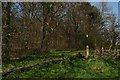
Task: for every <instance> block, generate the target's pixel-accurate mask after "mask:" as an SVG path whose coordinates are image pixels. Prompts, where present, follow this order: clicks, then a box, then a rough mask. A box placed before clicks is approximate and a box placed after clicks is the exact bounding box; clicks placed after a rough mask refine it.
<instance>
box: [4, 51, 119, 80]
mask: <svg viewBox="0 0 120 80" xmlns="http://www.w3.org/2000/svg"><path fill="white" fill-rule="evenodd" d="M78 52H81V54H83V55H84V54H85V51H52V52H50V53H48V54H46V55H43V56H35V55H32V56H30V57H27V58H23V59H20V60H14V61H7V62H5V63H3V65H2V70H3V71H5V70H9V69H14V68H18V67H24V66H28V65H32V64H35V63H42V62H43V61H49V60H53V59H58V58H63V57H67V58H66V59H63V60H61V61H58V62H49V63H46V64H44V65H41V66H34V67H31V68H30V69H26V70H24V71H22V70H18V71H14V72H11V73H9V74H8V75H6V76H3V79H4V78H39V79H40V78H41V79H43V78H119V77H120V64H119V60H117V59H112V58H110V57H102V58H94V57H93V56H92V55H91V56H90V58H89V59H83V58H77V57H75V58H70V56H72V55H75V54H77V53H78Z"/></svg>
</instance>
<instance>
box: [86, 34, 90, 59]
mask: <svg viewBox="0 0 120 80" xmlns="http://www.w3.org/2000/svg"><path fill="white" fill-rule="evenodd" d="M86 37H87V39H88V35H86ZM88 57H89V46H88V44H87V45H86V58H88Z"/></svg>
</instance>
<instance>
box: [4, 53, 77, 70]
mask: <svg viewBox="0 0 120 80" xmlns="http://www.w3.org/2000/svg"><path fill="white" fill-rule="evenodd" d="M77 52H78V51H74V52H70V51H54V52H50V53H48V54H46V55H42V56H36V55H31V56H30V57H27V58H23V59H20V60H14V61H7V62H3V64H2V70H7V69H11V68H16V67H23V66H26V65H30V64H34V63H40V62H43V61H46V60H52V59H56V58H62V57H67V56H70V55H71V54H72V55H74V54H76V53H77Z"/></svg>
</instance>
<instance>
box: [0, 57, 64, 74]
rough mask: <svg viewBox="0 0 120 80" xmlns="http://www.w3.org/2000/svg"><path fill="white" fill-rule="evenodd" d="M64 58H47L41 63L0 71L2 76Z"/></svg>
mask: <svg viewBox="0 0 120 80" xmlns="http://www.w3.org/2000/svg"><path fill="white" fill-rule="evenodd" d="M64 59H66V57H64V58H59V59H54V60H48V61H44V62H41V63H36V64H32V65H28V66H24V67H18V68H13V69H8V70H5V71H2V76H6V75H8V74H10V73H12V72H14V71H25V70H28V69H31V68H32V67H35V66H42V65H44V64H48V63H49V62H58V61H62V60H64Z"/></svg>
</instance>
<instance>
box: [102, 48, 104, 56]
mask: <svg viewBox="0 0 120 80" xmlns="http://www.w3.org/2000/svg"><path fill="white" fill-rule="evenodd" d="M102 55H104V48H103V47H102Z"/></svg>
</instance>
